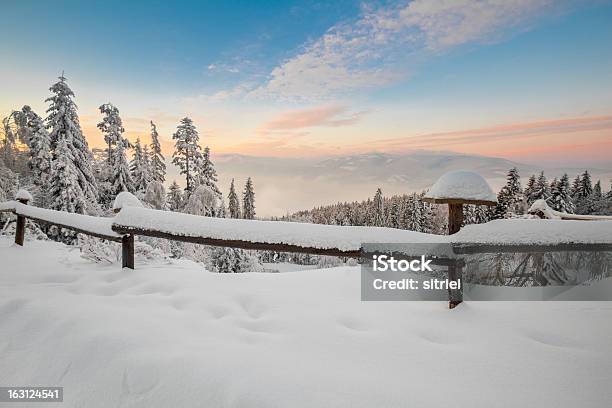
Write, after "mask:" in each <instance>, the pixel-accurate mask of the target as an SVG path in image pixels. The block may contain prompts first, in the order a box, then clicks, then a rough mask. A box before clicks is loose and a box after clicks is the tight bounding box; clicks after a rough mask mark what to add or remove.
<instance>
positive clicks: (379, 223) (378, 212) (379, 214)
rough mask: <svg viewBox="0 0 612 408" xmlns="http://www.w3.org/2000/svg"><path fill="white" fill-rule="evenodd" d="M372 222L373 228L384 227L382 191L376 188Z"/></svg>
mask: <svg viewBox="0 0 612 408" xmlns="http://www.w3.org/2000/svg"><path fill="white" fill-rule="evenodd" d="M373 211H374V214H373V216H374V220H373V223H372V225H374V226H375V227H383V226H384V225H385V208H384V204H383V195H382V190H381V189H380V188H378V189H377V190H376V194H375V195H374V208H373Z"/></svg>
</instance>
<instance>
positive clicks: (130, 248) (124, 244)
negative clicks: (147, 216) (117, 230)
mask: <svg viewBox="0 0 612 408" xmlns="http://www.w3.org/2000/svg"><path fill="white" fill-rule="evenodd" d="M121 263H122V265H121V266H122V267H123V268H130V269H134V235H133V234H129V235H124V236H123V237H122V238H121Z"/></svg>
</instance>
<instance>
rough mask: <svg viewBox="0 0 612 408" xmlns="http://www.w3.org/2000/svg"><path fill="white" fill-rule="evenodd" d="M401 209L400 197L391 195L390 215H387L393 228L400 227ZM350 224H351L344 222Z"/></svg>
mask: <svg viewBox="0 0 612 408" xmlns="http://www.w3.org/2000/svg"><path fill="white" fill-rule="evenodd" d="M400 211H401V200H400V199H399V197H391V199H390V205H389V216H388V217H387V225H388V226H389V227H391V228H399V220H400ZM343 225H349V224H343Z"/></svg>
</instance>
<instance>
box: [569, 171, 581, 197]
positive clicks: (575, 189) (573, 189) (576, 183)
mask: <svg viewBox="0 0 612 408" xmlns="http://www.w3.org/2000/svg"><path fill="white" fill-rule="evenodd" d="M579 191H580V175H577V176H576V177H575V178H574V181H572V187H571V188H570V194H571V195H572V198H573V199H576V198H577V197H578V192H579Z"/></svg>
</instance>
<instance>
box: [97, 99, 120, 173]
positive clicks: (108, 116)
mask: <svg viewBox="0 0 612 408" xmlns="http://www.w3.org/2000/svg"><path fill="white" fill-rule="evenodd" d="M99 109H100V113H101V114H103V115H104V117H103V118H102V122H100V123H98V125H97V126H98V129H100V131H102V134H103V135H104V141H105V142H106V145H107V146H108V147H107V150H106V154H107V157H108V164H109V165H112V159H113V148H114V146H117V143H119V142H121V141H122V140H123V132H124V131H125V129H124V128H123V122H122V121H121V117H120V116H119V109H117V107H115V106H114V105H113V104H112V103H105V104H103V105H100V108H99Z"/></svg>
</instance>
